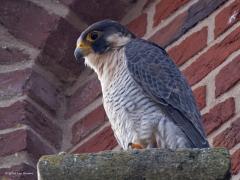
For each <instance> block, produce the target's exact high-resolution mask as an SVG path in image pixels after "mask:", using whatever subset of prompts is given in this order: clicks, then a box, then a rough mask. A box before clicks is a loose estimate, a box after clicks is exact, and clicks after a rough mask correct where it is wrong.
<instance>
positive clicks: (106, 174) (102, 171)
mask: <svg viewBox="0 0 240 180" xmlns="http://www.w3.org/2000/svg"><path fill="white" fill-rule="evenodd" d="M230 176H231V175H230V155H229V152H228V151H227V150H226V149H224V148H213V149H201V150H199V149H181V150H177V151H171V150H168V149H146V150H129V151H105V152H100V153H86V154H75V155H74V154H62V155H47V156H43V157H41V159H40V160H39V162H38V179H39V180H65V179H68V180H79V179H81V180H83V179H84V180H85V179H86V180H88V179H89V180H93V179H104V180H105V179H106V180H107V179H114V180H115V179H116V180H118V179H119V180H122V179H124V180H128V179H131V180H135V179H136V180H143V179H144V180H173V179H174V180H175V179H176V180H227V179H230Z"/></svg>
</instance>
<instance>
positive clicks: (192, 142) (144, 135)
mask: <svg viewBox="0 0 240 180" xmlns="http://www.w3.org/2000/svg"><path fill="white" fill-rule="evenodd" d="M74 56H75V58H76V60H77V61H78V62H82V61H84V62H85V64H86V65H87V66H89V67H90V68H91V69H93V70H94V71H95V73H96V74H97V77H98V79H99V81H100V83H101V88H102V99H103V106H104V109H105V112H106V115H107V117H108V119H109V122H110V124H111V128H112V130H113V132H114V136H115V138H116V140H117V142H118V144H119V145H120V146H121V147H122V149H123V150H129V149H145V148H167V149H172V150H176V149H178V148H208V147H209V143H208V141H207V137H206V134H205V132H204V128H203V125H202V120H201V115H200V112H199V110H198V108H197V105H196V101H195V99H194V96H193V93H192V90H191V88H190V86H189V85H188V83H187V80H186V78H185V77H184V76H183V74H182V73H181V72H180V70H179V69H178V67H177V66H176V64H175V63H174V61H173V60H172V59H171V58H170V56H169V55H168V54H167V52H166V51H165V50H164V48H162V47H160V46H159V45H157V44H155V43H153V42H150V41H147V40H144V39H142V38H139V37H137V36H136V35H135V34H134V33H133V32H131V31H130V30H128V29H127V27H125V26H124V25H122V24H120V23H119V22H117V21H114V20H111V19H105V20H101V21H98V22H95V23H93V24H92V25H90V26H89V27H87V28H86V29H85V30H84V31H83V32H82V33H81V35H80V36H79V38H78V39H77V42H76V48H75V50H74Z"/></svg>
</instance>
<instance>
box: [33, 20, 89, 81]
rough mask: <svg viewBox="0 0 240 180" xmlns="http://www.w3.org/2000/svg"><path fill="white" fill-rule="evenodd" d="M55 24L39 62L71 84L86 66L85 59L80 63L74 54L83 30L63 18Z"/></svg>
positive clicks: (38, 59)
mask: <svg viewBox="0 0 240 180" xmlns="http://www.w3.org/2000/svg"><path fill="white" fill-rule="evenodd" d="M55 26H56V28H55V29H54V30H52V32H51V34H50V35H49V36H48V39H47V40H46V43H45V44H44V47H43V49H42V51H41V53H40V55H39V56H38V58H37V63H39V64H40V65H42V66H43V67H44V68H45V69H47V70H49V71H50V72H52V73H53V74H55V76H56V77H57V78H58V79H60V80H61V81H64V82H65V83H68V84H70V83H71V82H72V81H73V80H75V79H76V77H78V76H79V75H80V74H81V71H82V70H83V69H84V67H85V65H84V61H82V62H81V63H79V64H78V63H77V61H76V59H75V58H74V55H73V52H74V49H75V46H76V41H77V38H78V37H79V35H80V33H81V32H80V31H79V30H77V29H76V28H75V27H73V26H72V25H71V24H69V23H68V22H67V21H66V20H65V19H63V18H60V19H59V21H58V24H57V25H55Z"/></svg>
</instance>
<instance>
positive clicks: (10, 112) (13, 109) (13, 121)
mask: <svg viewBox="0 0 240 180" xmlns="http://www.w3.org/2000/svg"><path fill="white" fill-rule="evenodd" d="M0 117H1V121H0V130H2V129H7V128H14V127H17V126H21V125H23V124H25V125H28V126H29V127H31V128H32V129H33V130H35V131H36V132H37V133H38V134H40V135H41V136H42V137H44V138H45V139H47V140H48V141H49V142H50V143H51V144H53V145H54V146H55V147H56V148H58V149H59V148H60V145H61V140H62V138H61V137H62V131H61V129H60V128H59V127H58V126H57V125H56V124H53V123H52V122H51V120H49V119H48V118H47V117H46V116H45V115H44V114H43V113H41V112H40V111H39V110H37V109H36V108H35V107H34V106H32V105H31V104H30V103H29V102H27V101H23V102H16V103H14V104H12V105H11V106H8V107H0Z"/></svg>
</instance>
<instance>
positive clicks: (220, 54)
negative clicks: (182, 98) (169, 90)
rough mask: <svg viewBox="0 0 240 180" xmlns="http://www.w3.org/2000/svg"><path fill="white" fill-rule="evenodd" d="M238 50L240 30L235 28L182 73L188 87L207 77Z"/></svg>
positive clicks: (239, 46)
mask: <svg viewBox="0 0 240 180" xmlns="http://www.w3.org/2000/svg"><path fill="white" fill-rule="evenodd" d="M239 48H240V28H237V29H236V30H235V31H233V32H232V33H231V34H229V35H228V36H227V37H225V38H224V39H223V41H221V42H219V43H217V44H215V45H214V46H212V47H211V48H210V49H209V50H208V51H207V52H205V53H203V54H202V55H201V56H200V57H199V58H197V59H196V61H195V62H193V63H192V64H191V65H190V66H189V67H187V68H186V69H185V70H184V71H183V73H184V74H185V76H186V77H187V79H188V82H189V83H190V85H193V84H195V83H197V82H198V81H200V80H201V79H203V78H204V77H205V76H207V74H208V73H210V72H211V71H212V70H214V69H215V68H216V67H217V66H219V65H220V64H221V63H223V62H224V61H225V60H226V59H227V57H228V56H229V55H230V54H232V53H233V52H234V51H236V50H238V49H239Z"/></svg>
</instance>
